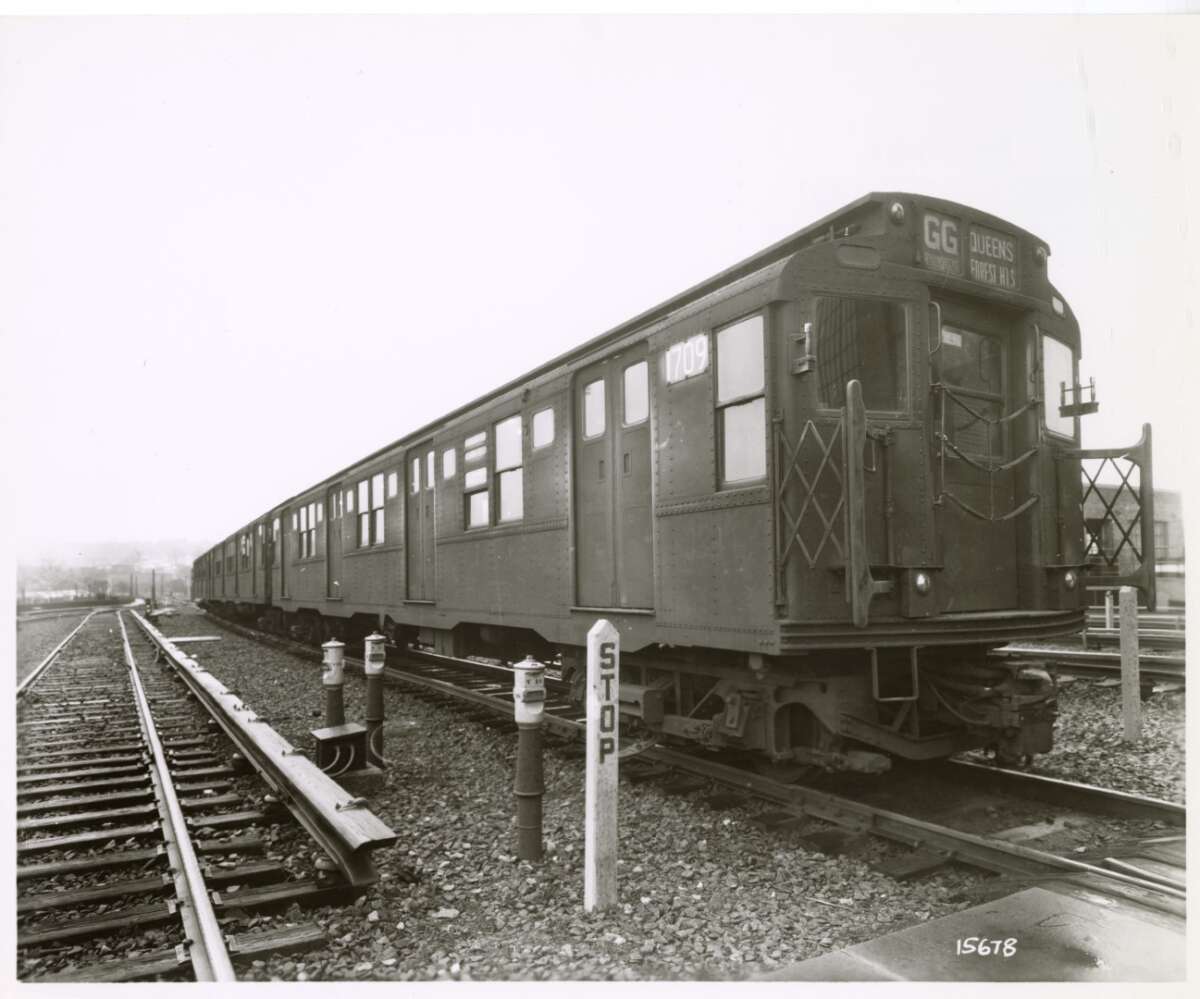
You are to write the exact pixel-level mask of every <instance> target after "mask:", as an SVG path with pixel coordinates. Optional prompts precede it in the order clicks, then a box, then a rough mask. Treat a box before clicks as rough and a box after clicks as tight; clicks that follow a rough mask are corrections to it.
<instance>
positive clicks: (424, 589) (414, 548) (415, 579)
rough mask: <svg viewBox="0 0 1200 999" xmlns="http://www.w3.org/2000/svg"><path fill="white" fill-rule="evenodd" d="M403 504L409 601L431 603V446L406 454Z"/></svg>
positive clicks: (432, 495)
mask: <svg viewBox="0 0 1200 999" xmlns="http://www.w3.org/2000/svg"><path fill="white" fill-rule="evenodd" d="M405 467H406V473H405V477H406V480H407V490H406V494H405V495H406V502H405V504H404V523H405V552H406V556H405V557H406V559H407V561H406V563H405V565H406V568H407V570H408V599H409V600H430V601H432V600H433V599H434V578H433V577H434V569H435V564H434V536H433V515H434V493H435V490H434V483H435V479H434V474H433V473H434V458H433V442H432V441H426V442H425V443H424V444H422V445H421V446H419V447H416V448H413V449H412V450H411V451H409V452H408V460H407V462H406V463H405Z"/></svg>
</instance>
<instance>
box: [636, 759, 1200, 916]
mask: <svg viewBox="0 0 1200 999" xmlns="http://www.w3.org/2000/svg"><path fill="white" fill-rule="evenodd" d="M644 755H645V756H646V757H647V758H649V759H653V760H656V761H658V762H660V763H666V764H670V765H671V766H677V767H680V768H681V769H687V770H689V771H691V772H693V773H697V774H703V775H704V776H707V777H710V778H711V779H713V780H715V781H717V782H719V783H722V784H726V785H728V786H730V787H737V788H741V789H742V790H746V791H750V792H751V793H753V794H754V795H756V796H758V797H762V798H767V799H769V800H773V801H777V802H779V803H780V804H785V805H789V806H791V807H793V808H798V809H800V810H801V811H803V812H804V813H805V814H808V815H812V816H814V817H815V818H821V819H825V820H826V821H829V822H834V823H836V824H838V825H849V826H851V827H853V828H857V829H858V830H859V831H862V832H872V833H876V834H877V835H880V836H884V837H886V838H888V839H892V840H896V841H897V842H901V843H906V844H908V845H910V846H924V847H927V848H931V849H934V850H937V851H939V852H943V853H945V854H947V855H948V857H949V859H954V860H963V861H965V862H967V863H970V864H972V865H974V866H976V867H982V868H985V869H987V870H991V871H995V872H997V873H1000V874H1018V875H1020V874H1032V873H1042V874H1044V873H1047V872H1055V871H1057V872H1060V873H1068V874H1090V875H1094V876H1097V877H1101V878H1104V879H1106V880H1109V881H1114V882H1117V883H1119V884H1123V885H1126V886H1128V887H1132V888H1137V889H1141V890H1143V891H1150V892H1155V893H1157V894H1162V895H1167V896H1169V897H1171V898H1176V899H1180V900H1182V899H1184V898H1186V894H1185V893H1184V892H1183V891H1180V890H1177V889H1173V888H1168V887H1165V886H1163V885H1161V884H1158V883H1156V882H1154V881H1151V880H1148V879H1145V878H1138V877H1134V876H1132V875H1127V874H1122V873H1120V872H1117V871H1112V870H1108V869H1106V868H1103V867H1096V866H1095V865H1093V864H1088V863H1085V862H1084V861H1081V860H1072V859H1070V858H1069V857H1060V856H1058V855H1057V854H1053V853H1046V852H1044V851H1042V850H1035V849H1033V848H1031V847H1027V846H1021V845H1020V844H1016V843H1006V842H1004V841H1002V840H996V839H992V838H990V837H988V836H982V835H979V834H977V833H968V832H963V831H961V830H958V829H951V828H950V827H948V826H941V825H937V824H936V823H933V822H926V821H925V820H924V819H917V818H913V817H911V816H908V815H902V814H900V813H898V812H891V811H887V810H886V809H882V808H878V807H876V806H874V805H866V804H863V803H861V802H857V801H854V800H852V799H849V798H843V797H841V796H839V795H834V794H829V793H828V792H825V791H817V790H815V789H812V788H806V787H798V786H795V785H790V784H780V783H778V782H777V781H773V780H771V779H770V778H766V777H762V776H759V775H758V774H749V773H747V772H745V771H742V770H738V769H736V768H734V767H730V766H727V765H726V764H723V763H715V762H712V761H709V760H701V759H695V758H692V757H690V756H688V755H687V754H684V753H680V752H679V751H677V750H673V749H667V748H665V747H662V746H656V747H655V748H653V749H650V750H647V752H646V753H645V754H644Z"/></svg>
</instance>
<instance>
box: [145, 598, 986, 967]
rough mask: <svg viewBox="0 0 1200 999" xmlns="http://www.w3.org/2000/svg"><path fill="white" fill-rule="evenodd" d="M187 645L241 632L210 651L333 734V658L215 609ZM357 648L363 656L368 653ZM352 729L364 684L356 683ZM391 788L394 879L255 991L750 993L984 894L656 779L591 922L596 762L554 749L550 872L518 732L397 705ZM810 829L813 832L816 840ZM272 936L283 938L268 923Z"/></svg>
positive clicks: (273, 702)
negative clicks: (605, 903)
mask: <svg viewBox="0 0 1200 999" xmlns="http://www.w3.org/2000/svg"><path fill="white" fill-rule="evenodd" d="M160 624H161V626H162V628H163V630H164V631H165V632H167V633H168V634H175V635H182V634H191V635H195V634H201V633H217V632H219V633H221V634H222V635H223V637H222V640H221V642H220V643H219V644H217V643H214V644H211V645H204V646H195V647H193V649H192V650H190V651H191V652H192V654H194V655H195V657H196V658H197V660H198V661H199V662H200V663H201V664H202V665H203V666H205V667H206V668H208V669H210V670H211V671H212V672H213V673H214V674H215V675H217V676H219V677H220V678H221V679H222V680H223V681H224V682H225V683H226V684H227V685H230V686H233V687H235V688H236V689H237V690H238V692H239V694H240V695H241V697H242V698H243V700H244V701H245V703H246V704H247V705H249V706H251V707H253V708H254V709H255V710H257V711H258V712H259V713H260V714H262V715H264V716H265V717H266V718H267V720H268V721H269V722H270V724H272V725H273V726H274V727H275V728H276V729H277V730H278V731H279V732H280V733H281V734H283V735H284V736H285V737H286V738H288V739H289V740H291V741H292V742H293V743H294V744H295V745H296V746H297V747H299V748H302V749H304V750H305V751H308V752H311V750H312V739H311V737H310V735H309V732H310V730H311V729H313V728H317V727H320V725H321V724H322V722H321V706H322V692H321V684H320V674H321V670H320V666H319V664H317V663H315V662H312V661H307V660H304V659H302V658H300V657H297V656H295V655H292V654H290V653H287V652H282V651H279V650H276V649H273V648H271V647H269V646H265V645H261V644H258V643H254V642H251V641H249V640H247V639H243V638H241V637H239V636H236V635H233V634H231V633H229V632H226V631H223V630H222V629H220V627H219V625H218V624H217V623H216V622H213V621H211V620H208V619H205V618H202V617H198V616H197V614H196V613H194V612H192V613H186V612H185V613H180V614H178V615H176V616H174V617H168V618H164V619H161V621H160ZM349 651H351V652H353V651H355V650H349ZM345 701H346V717H347V720H351V721H354V720H362V719H363V715H364V709H365V705H364V686H363V681H362V678H361V676H359V675H357V674H353V673H348V675H347V682H346V688H345ZM386 713H387V723H386V725H385V729H384V734H385V754H386V756H387V758H388V760H389V762H390V766H389V769H388V772H387V773H388V776H387V784H386V787H385V788H384V789H383V790H382V791H380V792H379V793H378V794H376V795H374V796H373V797H372V798H371V807H372V809H373V810H374V811H375V813H376V814H377V815H379V816H380V818H381V819H383V821H385V822H387V823H388V824H389V825H390V826H391V827H392V828H393V829H395V830H396V832H397V833H398V834H399V842H398V843H397V845H396V846H395V847H394V848H392V849H390V850H385V851H380V852H377V853H376V854H375V858H376V862H377V866H378V868H379V870H380V875H381V878H380V881H379V883H378V884H377V885H375V886H373V887H372V888H371V889H370V890H369V891H368V893H367V894H366V895H365V896H364V897H362V898H360V899H359V900H358V901H357V903H356V904H355V905H354V906H352V907H349V908H342V909H336V908H322V909H317V910H314V911H313V912H312V913H309V914H306V915H305V916H302V915H301V914H300V913H299V912H298V911H297V910H293V911H292V912H290V913H289V914H287V915H286V916H280V917H275V918H276V919H288V920H298V919H300V918H315V919H316V921H317V922H319V923H320V924H321V925H322V926H324V928H325V930H326V932H327V933H328V935H329V937H330V940H331V943H330V944H329V945H328V946H327V947H326V948H324V949H322V950H319V951H316V952H313V953H310V954H303V955H292V956H281V957H277V958H272V959H270V960H264V961H256V962H254V964H253V965H252V966H251V967H249V968H247V969H245V970H244V972H243V977H244V978H246V979H248V980H270V979H283V980H301V981H304V980H321V979H323V980H349V979H370V980H378V979H384V980H389V979H395V980H430V979H461V980H468V979H474V980H486V979H610V980H611V979H624V980H627V979H741V978H749V977H753V976H755V975H757V974H760V973H764V972H767V971H770V970H772V969H776V968H779V967H781V966H783V965H786V964H790V963H793V962H795V961H799V960H803V959H805V958H809V957H815V956H817V955H820V954H823V953H827V952H829V951H832V950H837V949H839V948H841V947H844V946H847V945H850V944H853V943H858V942H861V941H864V940H868V939H871V938H873V937H876V936H879V935H881V934H883V933H887V932H890V931H892V930H897V929H901V928H903V927H905V926H909V925H913V924H915V923H919V922H923V921H926V920H929V919H934V918H938V917H940V916H943V915H946V914H948V913H951V912H954V911H956V910H958V909H962V908H965V907H966V906H968V905H969V904H971V903H970V902H969V901H963V900H962V899H963V898H964V895H963V893H964V892H969V891H970V890H971V889H972V888H973V887H974V886H976V885H977V884H978V883H979V881H980V876H979V875H978V874H977V873H976V872H973V871H969V870H965V869H962V868H956V867H949V868H944V869H942V870H941V871H940V872H938V873H936V874H934V875H932V876H930V877H927V878H924V879H920V880H917V881H911V882H898V881H895V880H893V879H892V878H890V877H887V876H885V875H883V874H880V873H877V872H875V871H873V870H872V869H871V868H870V867H869V866H868V863H867V861H868V860H869V859H871V858H872V857H877V856H878V855H879V853H880V851H881V850H886V849H887V847H886V846H881V845H879V844H869V845H867V846H866V848H865V849H864V850H863V851H862V855H861V856H828V855H825V854H822V853H820V852H817V851H815V850H811V849H808V848H806V847H805V846H804V845H802V844H800V843H798V842H797V840H796V838H795V833H796V832H797V830H793V832H792V833H785V832H779V831H768V830H765V829H763V828H761V827H759V826H758V825H757V824H756V823H755V822H754V821H753V820H754V818H755V816H756V815H758V814H760V813H761V812H764V811H767V810H769V809H768V807H767V806H765V805H760V804H758V803H751V804H747V805H742V806H737V807H734V808H731V809H727V810H722V811H718V810H715V809H713V808H710V807H709V806H708V805H706V804H704V803H703V802H702V800H697V799H696V798H681V797H673V796H671V795H669V794H667V793H666V792H665V791H663V790H661V789H660V788H659V787H658V786H656V785H655V784H654V783H652V782H651V783H645V784H631V783H629V782H622V784H621V790H620V805H619V808H620V837H621V838H620V847H619V857H620V861H619V869H618V873H619V905H618V906H617V907H616V908H615V909H613V910H610V911H608V912H605V913H602V914H591V915H588V914H585V913H584V911H583V905H582V897H583V812H584V801H583V763H582V761H581V760H580V759H578V758H574V757H572V756H569V755H566V754H563V753H558V752H554V751H551V750H547V752H546V753H545V758H544V763H545V785H546V794H545V799H544V811H545V817H544V838H545V847H546V856H545V860H544V862H542V863H540V864H530V863H528V862H525V861H518V860H517V859H516V857H515V850H516V829H515V823H514V811H515V808H514V800H513V795H512V785H513V766H514V761H515V756H516V737H515V735H514V734H513V733H511V732H505V731H501V730H498V729H496V728H492V727H488V726H486V725H483V724H480V723H478V722H472V721H468V720H466V719H464V718H463V717H462V715H461V713H460V712H458V711H456V710H454V709H453V708H449V707H443V706H439V705H437V704H433V703H429V702H426V701H422V700H420V699H419V698H418V697H417V696H416V695H415V694H413V693H411V692H409V691H408V690H406V689H405V688H403V687H400V686H389V687H388V688H387V693H386ZM800 831H802V830H800ZM259 925H260V927H261V928H267V926H269V925H271V923H270V921H269V920H268V919H263V920H262V921H261V922H260V923H259Z"/></svg>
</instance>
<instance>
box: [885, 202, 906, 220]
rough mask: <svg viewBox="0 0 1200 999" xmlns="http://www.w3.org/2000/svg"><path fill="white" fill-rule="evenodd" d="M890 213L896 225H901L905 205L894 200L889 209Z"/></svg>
mask: <svg viewBox="0 0 1200 999" xmlns="http://www.w3.org/2000/svg"><path fill="white" fill-rule="evenodd" d="M888 215H890V216H891V217H892V221H893V222H895V223H896V225H900V224H901V223H902V222H903V221H904V206H903V205H902V204H900V202H899V201H893V202H892V205H891V207H890V208H889V209H888Z"/></svg>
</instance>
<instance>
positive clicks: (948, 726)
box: [210, 604, 1057, 773]
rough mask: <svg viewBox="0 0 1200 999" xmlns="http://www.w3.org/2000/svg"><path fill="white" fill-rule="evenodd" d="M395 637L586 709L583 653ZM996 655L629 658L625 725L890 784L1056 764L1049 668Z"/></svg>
mask: <svg viewBox="0 0 1200 999" xmlns="http://www.w3.org/2000/svg"><path fill="white" fill-rule="evenodd" d="M210 609H211V610H214V611H215V612H216V613H218V614H222V615H224V616H227V617H232V618H235V619H238V620H241V621H243V622H244V623H248V624H253V625H256V626H257V627H259V628H262V629H263V630H266V631H270V632H273V633H275V634H279V635H283V636H285V637H289V638H294V639H298V640H301V641H306V642H310V643H313V644H319V643H320V642H323V641H327V640H328V639H330V638H337V639H339V640H341V641H344V642H347V643H354V642H357V641H361V639H362V638H363V637H365V636H366V635H367V634H369V633H370V632H372V631H374V630H376V629H377V628H379V627H380V622H379V620H378V618H377V617H376V616H375V615H366V614H364V615H357V616H355V617H352V618H335V617H329V616H323V615H321V614H319V613H317V612H316V611H301V612H299V613H285V612H284V611H282V610H280V609H279V608H274V607H262V606H258V605H253V604H214V605H212V606H211V607H210ZM382 628H383V630H384V632H385V633H386V634H387V635H388V637H389V638H390V639H391V640H392V641H393V642H395V643H396V644H397V645H400V646H403V647H408V646H415V647H421V648H426V649H429V650H432V651H435V652H438V653H441V654H444V655H450V656H456V657H460V658H461V657H466V656H471V655H482V656H487V657H490V658H495V659H502V660H516V659H521V658H523V657H524V656H525V655H527V654H532V655H534V656H535V657H536V658H538V659H541V660H542V661H545V662H547V663H548V664H555V665H557V666H558V667H559V669H560V670H561V673H562V677H563V679H564V680H565V681H566V682H567V683H569V684H570V685H571V689H572V696H573V697H575V698H576V699H578V700H580V701H582V699H583V693H584V683H585V673H586V664H585V659H584V650H583V649H582V648H580V647H577V646H562V645H553V644H551V643H548V642H546V641H545V640H544V639H542V638H541V637H540V636H538V635H537V634H536V633H535V632H532V631H528V630H525V629H516V628H497V627H488V626H478V625H460V626H458V627H456V628H454V629H453V630H450V631H445V630H438V629H429V628H415V627H410V626H404V625H399V624H397V623H395V622H393V621H392V620H391V619H390V618H385V619H384V621H383V623H382ZM987 651H988V650H987V648H986V647H983V646H977V645H961V646H952V647H945V648H939V649H921V650H919V652H918V650H917V649H914V648H911V647H909V648H905V647H898V648H879V649H865V650H849V651H847V650H828V651H814V652H812V653H809V654H807V655H790V656H780V657H771V656H763V655H755V654H739V653H731V652H724V651H720V650H712V649H679V648H672V649H664V648H659V647H650V648H647V649H642V650H640V651H638V652H635V653H625V654H623V655H622V657H621V685H620V698H621V711H622V716H623V717H624V718H625V719H626V724H627V725H628V724H631V723H632V724H633V725H635V726H636V727H637V728H639V729H642V730H645V731H646V732H648V733H653V734H654V735H655V736H657V737H659V738H663V739H666V740H668V741H680V742H685V743H692V744H700V745H703V746H705V747H708V748H711V749H737V750H744V751H746V752H748V753H750V754H753V755H755V756H759V757H764V758H766V759H769V760H772V761H775V762H791V763H795V764H799V765H802V766H815V767H820V768H822V769H826V770H855V771H861V772H867V773H881V772H884V771H886V770H888V769H889V768H890V766H891V759H892V757H900V758H903V759H910V760H928V759H938V758H943V757H947V756H951V755H953V754H955V753H958V752H962V751H965V750H969V749H982V750H988V751H991V752H993V753H994V754H995V756H996V758H997V759H998V760H1000V761H1002V762H1006V763H1016V762H1020V761H1023V760H1027V759H1029V758H1031V757H1033V756H1034V755H1036V754H1038V753H1045V752H1048V751H1049V750H1050V748H1051V746H1052V744H1053V730H1054V721H1055V717H1056V714H1057V710H1056V699H1057V688H1056V685H1055V682H1054V679H1053V678H1052V677H1051V676H1050V674H1049V673H1047V672H1046V671H1045V670H1043V669H1038V668H1031V667H1029V666H1027V665H1026V666H1022V665H1017V664H1013V663H1009V662H1005V661H1001V660H994V659H989V658H988V656H987Z"/></svg>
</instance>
